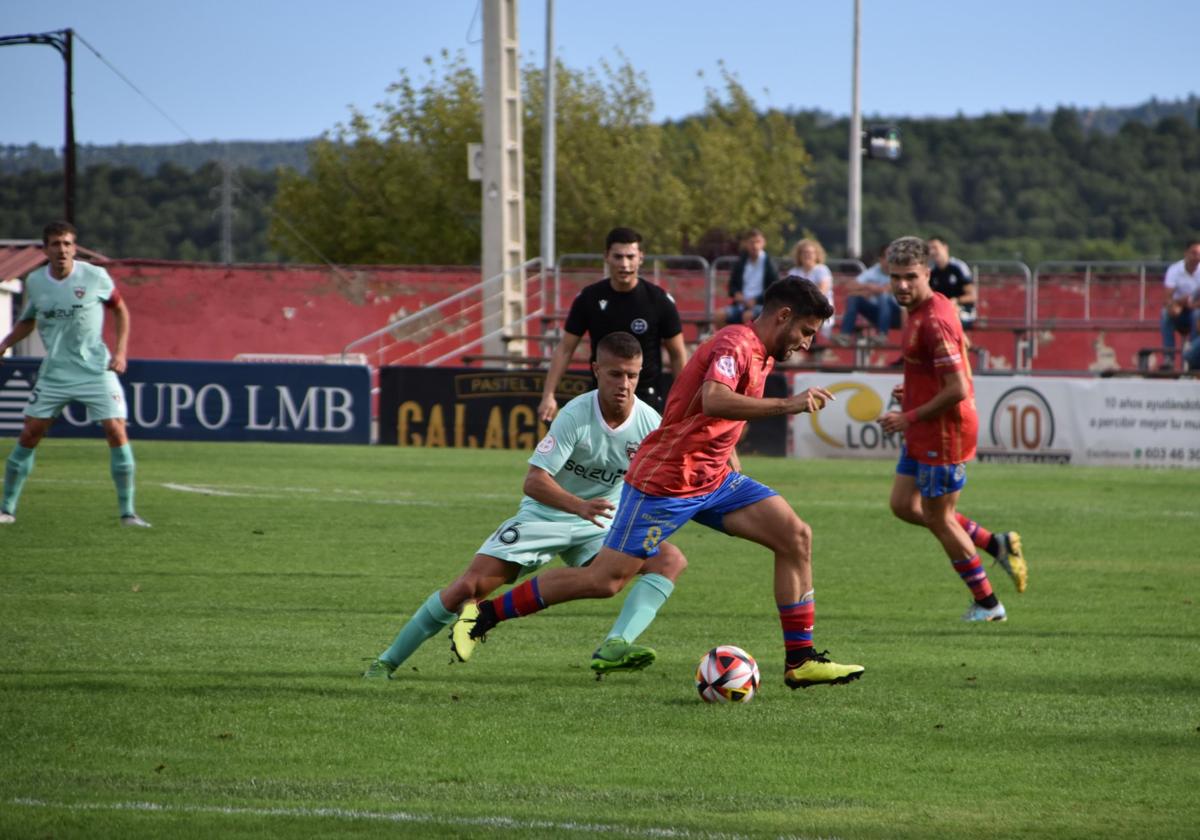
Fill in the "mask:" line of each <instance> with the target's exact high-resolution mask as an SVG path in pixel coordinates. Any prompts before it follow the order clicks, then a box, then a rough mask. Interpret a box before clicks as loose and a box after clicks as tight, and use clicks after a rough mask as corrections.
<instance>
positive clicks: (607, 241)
mask: <svg viewBox="0 0 1200 840" xmlns="http://www.w3.org/2000/svg"><path fill="white" fill-rule="evenodd" d="M614 245H637V246H638V247H639V248H640V247H641V245H642V235H641V234H640V233H638V232H637V231H636V230H634V229H633V228H630V227H615V228H613V229H612V230H610V231H609V232H608V236H606V237H604V253H606V254H607V253H608V249H609V248H611V247H612V246H614Z"/></svg>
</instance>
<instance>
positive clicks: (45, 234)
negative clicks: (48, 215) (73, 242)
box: [42, 222, 79, 245]
mask: <svg viewBox="0 0 1200 840" xmlns="http://www.w3.org/2000/svg"><path fill="white" fill-rule="evenodd" d="M64 233H69V234H71V236H74V237H75V238H76V239H78V238H79V232H78V231H76V230H75V225H73V224H71V223H70V222H51V223H50V224H48V225H46V226H45V227H44V228H42V244H43V245H49V244H50V237H52V236H62V235H63V234H64Z"/></svg>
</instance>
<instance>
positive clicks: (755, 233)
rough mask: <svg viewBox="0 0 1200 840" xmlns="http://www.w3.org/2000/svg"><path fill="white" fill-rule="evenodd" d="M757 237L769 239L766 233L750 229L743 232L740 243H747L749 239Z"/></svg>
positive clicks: (757, 229)
mask: <svg viewBox="0 0 1200 840" xmlns="http://www.w3.org/2000/svg"><path fill="white" fill-rule="evenodd" d="M756 236H761V237H762V238H763V239H766V238H767V235H766V234H765V233H763V232H762V231H761V230H760V229H759V228H749V229H747V230H744V231H742V235H741V236H740V237H739V241H741V242H745V241H746V240H747V239H753V238H754V237H756Z"/></svg>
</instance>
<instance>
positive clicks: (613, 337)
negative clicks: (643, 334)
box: [596, 331, 642, 359]
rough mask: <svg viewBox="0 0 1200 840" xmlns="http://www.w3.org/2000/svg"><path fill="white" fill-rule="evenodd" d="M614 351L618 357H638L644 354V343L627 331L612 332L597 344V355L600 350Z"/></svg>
mask: <svg viewBox="0 0 1200 840" xmlns="http://www.w3.org/2000/svg"><path fill="white" fill-rule="evenodd" d="M601 350H603V351H604V352H606V353H612V354H613V355H614V356H616V357H617V358H618V359H636V358H637V357H638V356H640V355H642V345H641V344H639V343H638V340H637V339H636V338H634V337H633V336H632V335H630V334H629V333H627V332H620V331H618V332H611V333H609V334H608V335H606V336H604V338H602V339H600V341H599V342H597V344H596V355H597V356H599V355H600V351H601Z"/></svg>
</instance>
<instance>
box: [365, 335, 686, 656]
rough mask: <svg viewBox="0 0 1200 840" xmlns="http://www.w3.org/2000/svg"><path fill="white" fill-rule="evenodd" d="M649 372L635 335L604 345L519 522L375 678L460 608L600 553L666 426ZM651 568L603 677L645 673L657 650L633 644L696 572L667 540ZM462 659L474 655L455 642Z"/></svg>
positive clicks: (482, 552) (407, 630)
mask: <svg viewBox="0 0 1200 840" xmlns="http://www.w3.org/2000/svg"><path fill="white" fill-rule="evenodd" d="M641 368H642V348H641V345H640V344H639V343H638V341H637V339H636V338H634V337H633V336H632V335H630V334H629V333H626V332H615V333H609V334H608V335H606V336H604V338H603V339H601V340H600V342H599V344H598V346H597V353H596V361H594V362H593V363H592V370H593V372H594V373H595V375H596V382H597V388H596V390H594V391H589V392H587V393H586V394H581V395H580V396H578V397H576V398H575V399H573V400H571V402H569V403H568V404H567V406H566V407H565V408H564V409H563V410H562V411H561V412H559V414H558V416H557V417H555V418H554V422H553V423H552V424H551V425H550V429H549V431H548V432H547V434H546V436H545V437H544V438H542V441H541V442H540V443H539V444H538V445H537V448H536V450H535V451H534V453H533V455H532V456H531V457H530V459H529V465H530V466H529V471H528V472H527V473H526V475H525V486H524V488H523V489H524V491H525V496H524V498H522V499H521V504H520V507H519V508H518V510H517V514H516V516H514V517H513V518H512V519H509V520H508V521H506V522H504V523H502V524H501V525H500V527H499V528H497V529H496V530H495V531H494V532H493V533H492V535H491V536H490V537H488V538H487V540H486V541H485V542H484V543H483V545H482V546H480V548H479V551H478V553H476V555H475V557H474V559H472V560H471V562H470V564H469V565H468V566H467V568H466V570H465V571H464V572H463V573H462V574H461V575H459V576H458V578H457V579H456V580H455V581H454V582H453V583H451V584H450V585H449V586H446V587H445V588H443V589H440V590H438V591H436V592H434V593H433V594H431V595H430V596H429V597H428V598H427V599H426V600H425V602H424V603H423V604H422V605H421V606H420V607H419V608H418V609H417V610H416V612H415V613H413V616H412V618H410V619H409V620H408V623H407V624H405V625H404V627H403V628H402V629H401V630H400V633H399V635H397V636H396V639H395V641H394V642H392V645H391V647H389V648H388V649H387V650H385V651H384V652H383V653H381V654H379V656H378V657H377V658H376V659H374V660H373V661H372V662H371V665H370V666H369V667H368V668H367V670H366V672H365V673H364V674H363V676H364V677H366V678H368V679H376V678H379V679H391V677H392V673H393V672H394V671H395V670H396V668H397V666H399V665H400V664H401V663H402V662H404V661H405V660H406V659H408V657H409V656H411V655H412V653H413V652H414V651H416V649H417V648H418V647H420V646H421V644H422V643H424V642H425V641H426V640H427V639H429V638H431V637H433V636H434V635H435V634H436V633H438V631H440V630H442V629H443V628H444V627H446V626H448V625H450V624H453V623H454V622H455V620H456V619H457V618H458V617H459V616H458V613H459V611H460V610H461V611H462V613H463V615H464V616H466V615H467V614H468V612H470V611H477V609H478V608H477V607H476V604H475V602H476V600H477V599H480V598H485V597H487V596H488V595H489V594H491V593H492V592H493V591H494V590H496V589H498V588H499V587H501V586H504V585H505V584H509V583H513V582H514V581H516V580H517V578H519V577H521V576H523V575H527V574H530V573H532V572H535V571H537V569H539V568H540V567H542V566H543V565H545V564H546V563H549V562H550V561H551V560H552V559H554V557H555V556H556V555H558V556H561V557H562V559H563V562H565V563H566V564H567V565H569V566H583V565H585V564H587V563H588V562H590V561H591V559H592V558H593V557H595V556H596V553H597V552H599V551H600V547H601V545H602V544H603V543H604V537H605V535H606V534H607V532H608V527H609V524H610V521H611V519H612V514H613V511H614V510H615V508H616V503H617V499H618V498H619V497H620V494H621V485H622V479H623V477H624V475H625V471H626V470H627V469H629V460H630V458H631V457H632V455H633V453H634V452H635V451H636V450H637V447H638V445H639V444H640V443H641V442H642V438H644V437H645V436H646V435H647V434H649V433H650V432H651V431H653V430H654V429H656V428H658V424H659V421H660V417H659V415H658V412H657V411H655V410H654V409H653V408H651V407H650V406H648V405H647V404H646V403H644V402H642V401H641V400H639V399H638V398H637V396H636V394H635V393H634V391H635V389H636V388H637V382H638V373H639V372H640V371H641ZM661 548H662V549H663V550H662V551H661V552H660V554H659V555H655V556H654V557H653V558H650V560H649V561H648V562H647V563H646V564H645V565H644V566H643V567H642V569H641V575H642V576H641V577H640V578H639V579H638V581H637V583H635V584H634V586H633V587H632V588H631V589H630V591H629V595H628V596H627V597H626V599H625V604H624V606H623V608H622V610H621V613H620V615H619V616H618V617H617V621H616V623H615V624H614V625H613V628H612V630H611V631H610V633H609V636H608V639H607V640H606V642H605V644H604V645H602V646H601V649H600V650H598V651H597V652H596V655H595V656H594V657H593V659H592V669H593V670H594V671H596V672H597V673H606V672H608V671H622V670H625V671H628V670H637V669H639V668H645V667H646V666H647V665H649V664H650V663H651V662H653V661H654V658H655V653H654V651H653V650H651V649H650V648H647V647H643V646H641V645H635V644H633V642H634V640H635V639H636V638H637V637H638V635H640V634H641V632H642V631H643V630H645V629H646V628H647V627H648V626H649V625H650V622H651V621H653V620H654V616H655V614H656V613H657V612H658V609H659V607H661V606H662V605H663V603H664V602H665V601H666V599H667V597H668V596H670V594H671V592H672V591H673V590H674V588H675V580H676V579H677V578H678V577H679V575H680V573H682V572H683V570H684V568H685V567H686V566H687V560H686V559H685V558H684V556H683V553H682V552H680V551H679V549H677V548H676V547H675V546H673V545H671V544H669V543H663V544H662V546H661ZM624 583H625V581H624V580H620V581H618V580H615V579H614V580H613V581H612V582H611V585H600V586H598V588H597V590H596V591H595V592H593V593H592V594H591V597H595V598H602V597H605V598H606V597H611V596H612V595H615V594H616V593H617V592H619V591H620V590H621V588H622V586H624ZM505 597H507V598H508V600H507V601H505V602H504V608H505V609H508V610H511V611H512V612H513V614H514V615H519V614H521V613H523V612H527V611H530V610H532V609H533V608H534V602H536V599H537V597H538V596H537V591H536V590H533V591H532V593H531V594H530V595H529V596H528V597H529V598H531V599H532V601H531V602H530V603H524V601H523V600H522V599H517V600H514V599H513V598H511V597H508V596H505ZM452 649H453V650H455V652H456V654H457V655H458V658H459V659H461V660H466V659H467V658H468V657H469V656H470V649H473V645H471V646H469V648H464V647H463V646H462V645H456V646H454V647H453V648H452Z"/></svg>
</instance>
